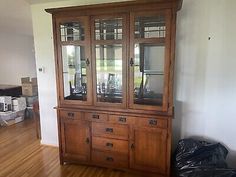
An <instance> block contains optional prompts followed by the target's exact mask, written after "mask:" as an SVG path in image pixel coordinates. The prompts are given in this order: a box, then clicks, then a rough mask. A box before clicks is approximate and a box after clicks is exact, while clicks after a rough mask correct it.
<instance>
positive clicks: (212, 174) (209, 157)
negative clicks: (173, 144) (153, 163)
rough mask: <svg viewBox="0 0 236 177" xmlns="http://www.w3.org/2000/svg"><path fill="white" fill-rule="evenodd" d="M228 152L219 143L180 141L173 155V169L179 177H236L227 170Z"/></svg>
mask: <svg viewBox="0 0 236 177" xmlns="http://www.w3.org/2000/svg"><path fill="white" fill-rule="evenodd" d="M227 154H228V150H227V149H226V148H225V147H224V146H223V145H221V144H220V143H215V144H212V143H209V142H205V141H198V140H194V139H183V140H180V141H179V143H178V146H177V149H176V151H175V154H174V159H173V167H174V171H175V174H177V175H178V176H180V177H236V171H235V170H233V169H227V163H226V161H225V159H226V157H227Z"/></svg>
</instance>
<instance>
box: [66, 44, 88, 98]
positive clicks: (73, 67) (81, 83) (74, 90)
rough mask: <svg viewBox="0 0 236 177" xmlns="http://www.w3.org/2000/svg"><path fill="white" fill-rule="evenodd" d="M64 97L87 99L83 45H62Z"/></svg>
mask: <svg viewBox="0 0 236 177" xmlns="http://www.w3.org/2000/svg"><path fill="white" fill-rule="evenodd" d="M62 58H63V80H64V97H65V99H74V100H83V101H86V100H87V96H86V95H87V76H86V63H85V51H84V47H83V46H73V45H67V46H62Z"/></svg>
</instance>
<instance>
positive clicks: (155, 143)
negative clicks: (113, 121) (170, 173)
mask: <svg viewBox="0 0 236 177" xmlns="http://www.w3.org/2000/svg"><path fill="white" fill-rule="evenodd" d="M133 133H134V135H133V137H134V139H133V141H131V145H130V148H131V153H130V167H131V168H133V169H140V170H144V171H149V172H150V171H151V172H159V173H161V174H167V165H166V161H167V159H166V153H167V131H166V130H163V129H153V128H142V127H137V128H136V127H135V128H134V131H133ZM154 162H155V163H154Z"/></svg>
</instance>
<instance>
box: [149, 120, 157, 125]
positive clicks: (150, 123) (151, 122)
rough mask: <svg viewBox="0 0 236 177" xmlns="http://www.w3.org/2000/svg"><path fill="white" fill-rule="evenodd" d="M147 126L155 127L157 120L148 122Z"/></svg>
mask: <svg viewBox="0 0 236 177" xmlns="http://www.w3.org/2000/svg"><path fill="white" fill-rule="evenodd" d="M149 125H157V120H149Z"/></svg>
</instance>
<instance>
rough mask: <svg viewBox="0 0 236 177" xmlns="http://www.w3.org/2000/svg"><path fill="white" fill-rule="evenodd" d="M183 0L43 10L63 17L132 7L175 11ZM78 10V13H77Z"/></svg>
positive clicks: (121, 10) (152, 0) (122, 10)
mask: <svg viewBox="0 0 236 177" xmlns="http://www.w3.org/2000/svg"><path fill="white" fill-rule="evenodd" d="M182 2H183V0H149V1H145V0H140V1H137V0H136V1H127V2H115V3H102V4H92V5H81V6H72V7H60V8H50V9H45V11H46V12H48V13H50V14H55V15H56V14H58V15H63V13H64V12H67V11H69V12H70V13H72V12H74V13H75V14H83V15H86V14H87V13H89V14H91V13H94V14H99V12H98V11H97V9H99V11H100V13H101V14H102V12H103V10H102V8H104V9H107V8H109V10H110V12H111V13H112V12H113V13H115V12H118V13H119V12H126V11H127V12H128V11H132V9H133V7H135V8H136V9H137V8H140V10H145V9H143V8H147V9H166V8H173V9H175V10H176V11H178V10H180V9H181V8H182ZM144 5H145V6H144ZM78 10H79V12H78Z"/></svg>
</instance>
